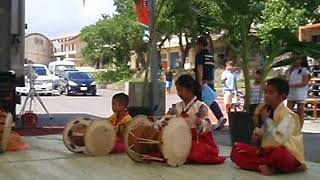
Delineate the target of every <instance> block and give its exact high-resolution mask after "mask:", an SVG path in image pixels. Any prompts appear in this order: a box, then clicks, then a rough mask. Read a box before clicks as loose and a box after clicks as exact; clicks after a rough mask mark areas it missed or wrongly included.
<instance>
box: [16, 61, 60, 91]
mask: <svg viewBox="0 0 320 180" xmlns="http://www.w3.org/2000/svg"><path fill="white" fill-rule="evenodd" d="M30 66H31V69H30V67H29V65H28V64H25V65H24V74H25V86H24V87H17V88H16V91H17V92H18V93H20V94H23V95H25V94H28V93H29V90H30V79H29V78H28V76H30V75H32V76H33V78H34V88H35V90H36V92H37V93H38V94H48V95H51V94H58V90H57V87H58V83H59V77H58V76H55V75H52V74H49V70H48V68H47V66H46V65H43V64H31V65H30ZM30 73H31V74H30Z"/></svg>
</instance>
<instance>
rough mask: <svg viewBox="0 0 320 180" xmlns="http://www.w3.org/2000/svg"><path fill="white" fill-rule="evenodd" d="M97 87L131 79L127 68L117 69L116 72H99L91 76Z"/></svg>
mask: <svg viewBox="0 0 320 180" xmlns="http://www.w3.org/2000/svg"><path fill="white" fill-rule="evenodd" d="M93 76H94V78H95V80H96V81H97V83H98V84H99V85H106V84H110V83H114V82H118V81H121V80H127V79H129V78H131V74H130V72H129V70H128V68H119V69H118V70H108V71H100V72H96V73H94V74H93Z"/></svg>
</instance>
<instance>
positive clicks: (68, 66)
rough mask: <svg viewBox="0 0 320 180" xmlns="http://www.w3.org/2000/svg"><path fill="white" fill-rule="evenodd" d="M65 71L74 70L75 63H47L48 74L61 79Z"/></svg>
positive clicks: (65, 61) (67, 61) (63, 61)
mask: <svg viewBox="0 0 320 180" xmlns="http://www.w3.org/2000/svg"><path fill="white" fill-rule="evenodd" d="M65 70H75V63H74V62H73V61H69V60H66V59H65V60H62V61H59V60H58V61H53V62H50V63H49V72H50V74H53V75H56V76H59V77H61V76H62V73H63V72H64V71H65Z"/></svg>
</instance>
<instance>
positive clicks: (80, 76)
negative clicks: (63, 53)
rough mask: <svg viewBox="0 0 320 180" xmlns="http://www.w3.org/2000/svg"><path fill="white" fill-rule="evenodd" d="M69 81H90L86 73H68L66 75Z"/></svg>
mask: <svg viewBox="0 0 320 180" xmlns="http://www.w3.org/2000/svg"><path fill="white" fill-rule="evenodd" d="M68 77H69V78H70V79H92V78H91V76H90V74H88V73H86V72H70V73H68Z"/></svg>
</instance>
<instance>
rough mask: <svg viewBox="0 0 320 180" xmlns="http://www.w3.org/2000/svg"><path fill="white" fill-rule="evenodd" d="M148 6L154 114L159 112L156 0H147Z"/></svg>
mask: <svg viewBox="0 0 320 180" xmlns="http://www.w3.org/2000/svg"><path fill="white" fill-rule="evenodd" d="M149 7H150V37H151V84H152V88H151V89H152V93H151V94H152V109H154V108H155V111H154V114H155V115H161V114H160V83H159V69H160V68H159V59H158V58H159V57H158V50H157V42H158V41H157V38H156V31H155V23H156V19H155V18H156V0H149Z"/></svg>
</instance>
